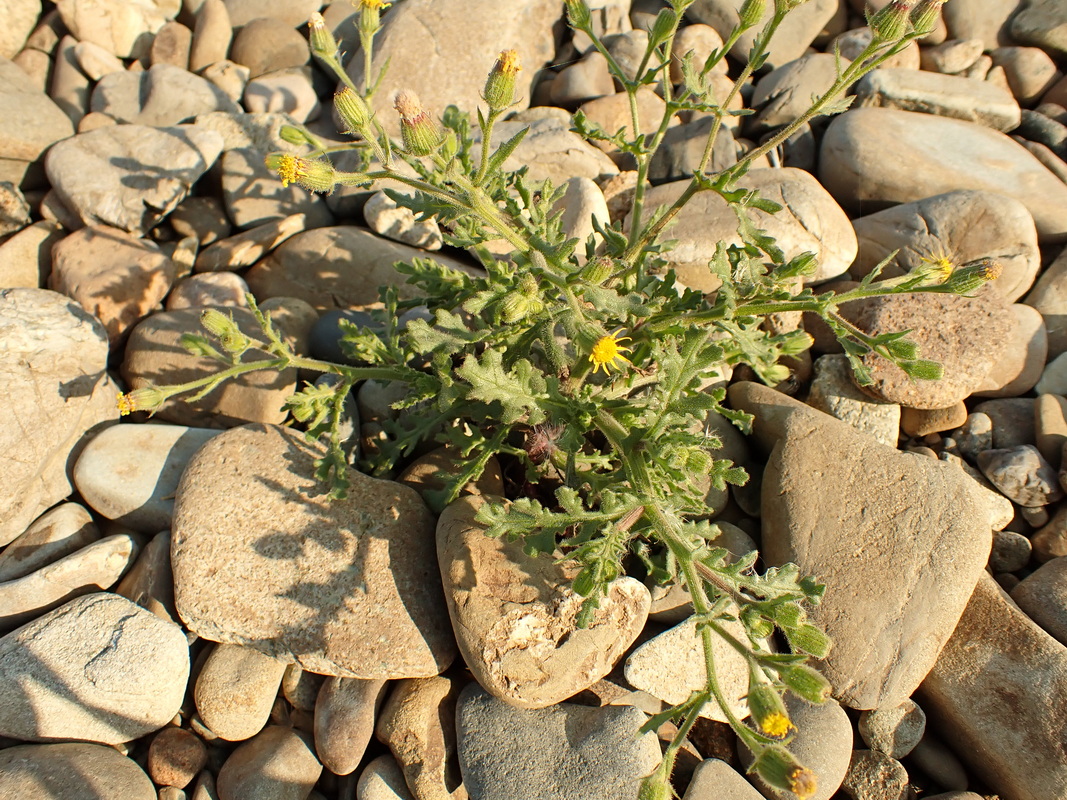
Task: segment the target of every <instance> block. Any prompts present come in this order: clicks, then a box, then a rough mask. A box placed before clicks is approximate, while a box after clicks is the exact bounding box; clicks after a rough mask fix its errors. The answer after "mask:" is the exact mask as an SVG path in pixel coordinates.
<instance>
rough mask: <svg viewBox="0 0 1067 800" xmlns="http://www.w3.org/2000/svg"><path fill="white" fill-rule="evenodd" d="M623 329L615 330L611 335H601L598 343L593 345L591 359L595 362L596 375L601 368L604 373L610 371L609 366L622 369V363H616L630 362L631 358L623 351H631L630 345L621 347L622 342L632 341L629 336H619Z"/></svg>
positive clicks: (594, 370) (594, 372) (594, 371)
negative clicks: (619, 362) (618, 362)
mask: <svg viewBox="0 0 1067 800" xmlns="http://www.w3.org/2000/svg"><path fill="white" fill-rule="evenodd" d="M620 333H622V331H615V333H613V334H611V335H610V336H601V337H600V338H599V339H597V342H596V344H594V345H593V349H592V351H591V352H590V354H589V360H590V361H592V362H593V374H594V375H595V374H596V373H597V372H598V371H599V370H601V369H603V370H604V374H605V375H606V374H607V373H608V367H614V368H615V369H622V366H621V365H620V364H617V363H615V362H616V361H621V362H622V363H624V364H629V363H630V359H628V358H627V357H626V356H624V355H623V353H629V352H630V348H629V347H621V346H620V343H621V342H628V341H630V337H629V336H619V334H620Z"/></svg>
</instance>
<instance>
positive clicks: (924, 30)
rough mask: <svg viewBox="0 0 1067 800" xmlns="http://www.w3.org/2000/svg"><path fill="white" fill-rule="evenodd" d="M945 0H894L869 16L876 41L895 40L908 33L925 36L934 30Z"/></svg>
mask: <svg viewBox="0 0 1067 800" xmlns="http://www.w3.org/2000/svg"><path fill="white" fill-rule="evenodd" d="M944 4H945V0H892V1H891V2H890V3H889V5H887V6H885V7H883V8H882V9H880V10H879V11H876V12H875V13H873V14H869V15H868V16H867V25H868V27H870V29H871V33H872V34H873V35H874V40H875V41H881V42H895V41H898V40H899V39H901V38H902V37H904V36H907V35H908V34H913V33H914V34H918V35H919V36H925V35H926V34H928V33H930V32H931V31H933V29H934V26H935V25H937V20H938V17H939V15H940V14H941V6H943V5H944Z"/></svg>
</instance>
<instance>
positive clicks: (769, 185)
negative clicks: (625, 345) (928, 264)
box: [645, 167, 857, 291]
mask: <svg viewBox="0 0 1067 800" xmlns="http://www.w3.org/2000/svg"><path fill="white" fill-rule="evenodd" d="M740 184H741V185H743V187H744V188H745V189H753V190H757V191H759V193H760V196H762V197H763V198H765V199H768V200H772V201H774V202H776V203H779V204H781V205H782V206H784V208H783V210H782V211H781V212H779V213H777V214H767V213H765V212H763V211H758V210H755V209H749V212H748V213H749V216H750V217H751V219H752V221H753V224H754V225H755V226H756V227H757V228H762V229H763V230H765V231H766V232H767V234H768V235H770V236H773V237H774V238H775V239H776V240H777V245H778V247H780V248H781V249H782V250H783V251H784V253H785V257H786V259H790V258H793V257H794V256H797V255H799V254H800V253H802V252H812V253H815V254H816V256H818V260H819V271H818V272H817V273H816V274H815V275H812V276H809V277H808V278H807V279H806V282H808V283H819V282H821V281H826V280H829V279H830V278H834V277H837V276H838V275H841V274H843V273H844V272H845V271H846V270H847V269H848V266H849V264H851V263H852V260H853V259H854V258H855V257H856V252H857V249H856V248H857V244H856V234H855V232H854V231H853V229H852V224H851V223H850V222H849V221H848V217H846V216H845V213H844V211H842V210H841V208H840V207H838V205H837V203H836V202H835V201H834V200H833V198H831V197H830V195H829V194H827V192H826V191H825V190H824V189H823V188H822V187H821V186H820V185H819V183H818V182H817V181H816V180H815V179H814V178H813V177H812V176H811V174H810V173H808V172H805V171H804V170H800V169H796V168H795V167H784V168H781V169H753V170H749V171H748V172H747V173H746V174H745V176H744V178H742V179H741V182H740ZM688 185H689V181H674V182H672V183H665V184H662V185H660V186H656V187H653V188H652V189H651V190H650V191H649V192H648V193H647V194H646V196H645V206H646V207H647V208H655V207H656V206H660V205H670V204H671V203H673V202H674V201H675V200H676V199H677V198H678V197H679V196H680V195H681V193H682V192H683V191H684V189H685V188H686V187H687V186H688ZM670 235H671V238H672V239H677V240H678V241H677V244H676V245H675V247H674V249H673V250H670V251H668V252H667V253H665V254H664V257H665V258H666V259H668V261H669V262H670V265H671V266H672V267H673V268H674V269H675V270H676V271H677V273H678V279H679V280H680V281H681V282H682V283H683V284H684V285H686V286H688V287H690V288H692V289H697V290H701V291H711V290H713V289H715V288H717V287H718V285H719V281H718V279H717V278H715V277H714V276H713V275H712V274H711V271H710V270H709V269H708V266H707V265H708V261H709V260H710V259H711V257H712V256H713V255H714V254H715V245H716V242H718V241H725V242H726V243H728V244H729V243H740V237H739V235H738V233H737V217H736V215H735V214H734V213H733V211H731V210H730V209H729V207H728V206H727V204H726V201H725V200H723V199H722V198H721V197H719V195H717V194H715V193H714V192H702V193H700V194H698V195H696V196H695V197H694V198H693V199H692V201H691V202H690V203H689V204H688V205H686V206H685V208H683V209H682V211H681V212H679V214H678V216H677V218H676V221H675V224H674V227H672V228H671V234H670Z"/></svg>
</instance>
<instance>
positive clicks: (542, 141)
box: [476, 117, 619, 186]
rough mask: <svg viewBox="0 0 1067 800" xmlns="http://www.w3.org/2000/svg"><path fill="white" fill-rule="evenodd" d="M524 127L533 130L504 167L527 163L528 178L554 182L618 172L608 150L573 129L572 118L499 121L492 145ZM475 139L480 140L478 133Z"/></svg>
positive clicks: (506, 169)
mask: <svg viewBox="0 0 1067 800" xmlns="http://www.w3.org/2000/svg"><path fill="white" fill-rule="evenodd" d="M523 128H529V129H530V131H529V133H527V134H526V138H524V139H523V140H522V141H521V142H519V146H518V147H516V148H515V152H513V153H512V154H511V155H510V156H508V158H507V159H505V161H504V163H503V164H502V165H501V169H503V170H504V171H513V170H516V169H519V168H520V167H528V168H529V172H527V174H526V179H527V180H528V181H530V182H531V183H536V182H538V181H544V180H551V181H552V184H553V185H554V186H562V185H563V184H564V183H566V182H567V181H569V180H570V179H571V178H579V177H580V178H590V179H592V180H597V179H598V178H600V177H602V176H603V177H610V176H612V175H617V174H618V173H619V168H618V167H617V166H615V162H614V161H612V160H611V159H610V158H608V156H607V154H606V153H604V152H603V151H602V150H599V149H597V148H596V147H594V146H593V145H591V144H590V143H589V142H587V141H585V140H584V139H583V138H581V137H580V136H579V135H578V134H576V133H572V132H571V130H570V123H569V122H564V121H562V120H559V119H553V118H550V117H540V118H533V119H525V120H523V121H518V120H507V121H505V122H498V123H497V124H496V125H494V126H493V136H492V139H491V140H490V141H491V143H492V146H493V147H499V146H500V145H501V144H503V143H504V142H505V141H507V140H508V139H509V138H510V137H512V136H514V135H515V134H517V133H518V132H519V131H520V130H522V129H523ZM476 141H481V138H480V136H477V133H476Z"/></svg>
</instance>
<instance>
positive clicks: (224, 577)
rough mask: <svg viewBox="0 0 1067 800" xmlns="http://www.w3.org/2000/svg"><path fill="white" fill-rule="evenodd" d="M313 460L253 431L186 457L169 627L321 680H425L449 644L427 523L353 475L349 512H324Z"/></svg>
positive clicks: (329, 504)
mask: <svg viewBox="0 0 1067 800" xmlns="http://www.w3.org/2000/svg"><path fill="white" fill-rule="evenodd" d="M321 456H322V451H321V450H320V449H319V448H318V447H315V446H311V445H309V444H307V443H306V442H305V440H304V437H303V435H302V434H300V433H298V432H295V431H290V430H288V429H286V428H278V427H272V426H264V425H249V426H245V427H242V428H235V429H233V430H229V431H226V432H225V433H223V434H221V435H220V436H217V437H215V438H214V439H212V440H211V441H210V442H208V443H207V444H206V445H204V446H203V447H202V448H201V449H200V450H199V451H197V453H196V455H195V456H194V457H193V459H192V460H191V461H190V463H189V466H188V467H187V468H186V470H185V474H184V475H183V477H182V481H181V484H180V485H179V487H178V492H177V496H176V498H175V507H174V528H173V537H174V540H173V552H172V554H171V555H172V559H173V569H174V583H175V597H176V599H177V604H178V611H179V613H180V614H181V616H182V619H183V620H184V621H185V623H186V625H187V626H188V627H189V628H190V629H192V630H193V631H195V632H196V633H198V634H199V635H201V636H203V637H205V638H207V639H211V640H213V641H220V642H231V643H234V644H244V645H247V646H249V647H254V648H256V649H258V650H260V651H261V652H264V653H266V654H267V655H270V656H272V657H274V658H278V659H279V660H283V661H286V662H296V663H298V664H300V665H301V666H302V667H304V668H305V669H307V670H309V671H311V672H317V673H320V674H324V675H341V676H346V677H355V678H367V679H376V678H386V679H392V678H405V677H428V676H430V675H436V674H438V673H439V672H441V671H442V670H443V669H444V668H445V667H447V666H448V664H449V663H450V662H451V661H452V659H453V658H454V656H455V643H454V640H453V638H452V631H451V628H450V626H449V624H448V618H447V616H446V615H445V611H444V608H443V603H442V597H441V584H440V583H439V580H440V578H439V577H438V572H437V568H436V558H435V554H434V549H433V520H432V518H431V516H430V513H429V512H428V511H427V510H426V507H425V506H424V505H423V503H422V501H421V500H420V499H419V497H418V495H417V494H416V493H415V492H414V491H413V490H411V489H408V488H407V487H404V486H400V485H398V484H395V483H391V482H389V481H380V480H375V479H373V478H368V477H366V476H364V475H362V474H360V473H356V472H350V473H349V478H350V480H351V482H352V485H351V487H350V488H349V491H348V499H346V500H332V501H329V500H327V499H325V490H324V487H323V486H322V484H321V482H319V481H318V480H317V479H316V478H315V477H314V469H315V468H314V464H313V460H314V458H316V457H321ZM233 519H240V521H241V522H240V525H239V526H238V527H236V528H234V527H233V525H232V524H231V523H229V522H226V520H233ZM219 563H225V564H226V569H225V570H223V571H220V570H218V569H217V565H218V564H219Z"/></svg>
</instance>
